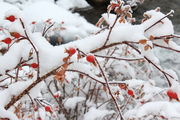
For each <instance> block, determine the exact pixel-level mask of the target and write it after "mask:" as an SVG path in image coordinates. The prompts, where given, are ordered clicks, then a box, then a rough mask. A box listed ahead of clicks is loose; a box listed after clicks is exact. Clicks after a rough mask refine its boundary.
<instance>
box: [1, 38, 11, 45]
mask: <svg viewBox="0 0 180 120" xmlns="http://www.w3.org/2000/svg"><path fill="white" fill-rule="evenodd" d="M2 42H4V43H6V44H11V42H12V40H11V38H9V37H8V38H6V39H4V40H2Z"/></svg>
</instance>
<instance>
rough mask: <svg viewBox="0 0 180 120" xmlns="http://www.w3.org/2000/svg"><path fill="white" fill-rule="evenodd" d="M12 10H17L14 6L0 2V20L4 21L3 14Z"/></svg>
mask: <svg viewBox="0 0 180 120" xmlns="http://www.w3.org/2000/svg"><path fill="white" fill-rule="evenodd" d="M12 9H15V10H18V8H17V7H15V6H14V5H11V4H9V3H5V2H1V1H0V20H2V19H4V17H5V13H6V12H7V11H8V10H12Z"/></svg>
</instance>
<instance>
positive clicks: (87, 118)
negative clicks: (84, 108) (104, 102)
mask: <svg viewBox="0 0 180 120" xmlns="http://www.w3.org/2000/svg"><path fill="white" fill-rule="evenodd" d="M113 113H114V111H109V110H100V109H96V108H94V107H91V108H90V109H89V111H88V112H87V113H86V114H85V115H84V120H96V119H99V120H101V119H103V117H104V116H106V115H109V114H113Z"/></svg>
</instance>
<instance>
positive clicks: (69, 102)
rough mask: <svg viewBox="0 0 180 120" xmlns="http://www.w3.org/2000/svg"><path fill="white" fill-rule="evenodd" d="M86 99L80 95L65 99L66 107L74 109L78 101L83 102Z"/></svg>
mask: <svg viewBox="0 0 180 120" xmlns="http://www.w3.org/2000/svg"><path fill="white" fill-rule="evenodd" d="M85 99H86V98H85V97H78V96H75V97H72V98H68V99H67V100H65V103H64V106H65V108H70V109H74V108H75V107H76V105H77V103H79V102H82V101H84V100H85Z"/></svg>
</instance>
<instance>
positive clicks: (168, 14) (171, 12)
mask: <svg viewBox="0 0 180 120" xmlns="http://www.w3.org/2000/svg"><path fill="white" fill-rule="evenodd" d="M173 13H174V11H173V10H171V11H170V12H169V13H167V14H166V15H165V16H164V17H162V18H161V19H160V20H158V21H157V22H155V23H154V24H152V25H151V26H149V27H148V28H147V29H145V30H144V32H147V31H148V30H149V29H151V28H152V27H153V26H155V25H156V24H158V23H160V22H161V21H162V20H163V19H165V18H166V17H168V16H170V15H171V14H173Z"/></svg>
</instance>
